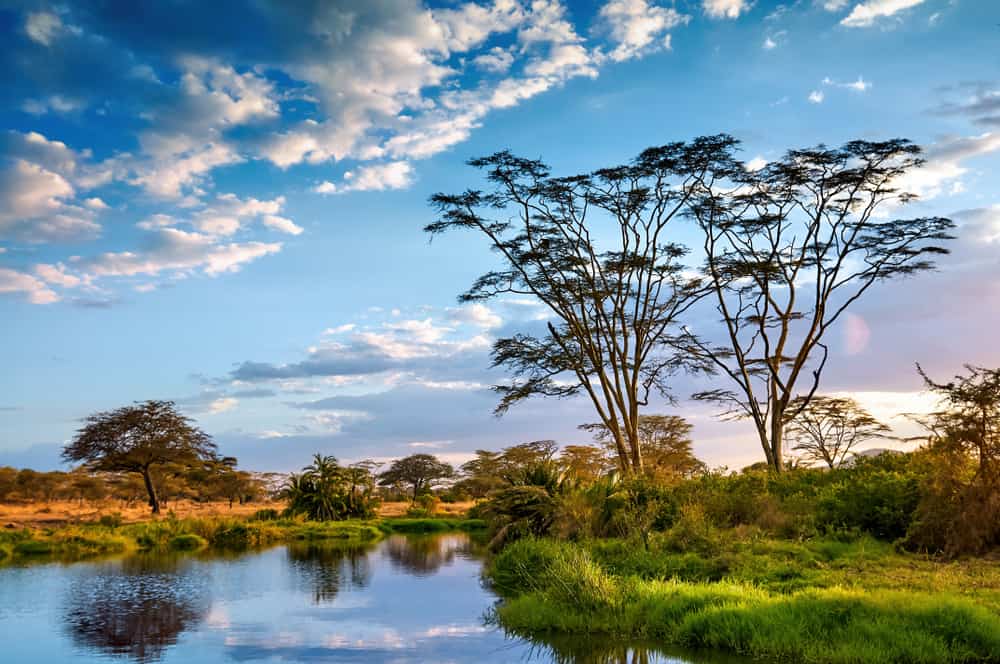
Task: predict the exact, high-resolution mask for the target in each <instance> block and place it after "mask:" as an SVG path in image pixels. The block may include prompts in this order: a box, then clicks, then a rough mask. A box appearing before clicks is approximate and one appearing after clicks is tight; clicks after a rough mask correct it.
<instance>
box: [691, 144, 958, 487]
mask: <svg viewBox="0 0 1000 664" xmlns="http://www.w3.org/2000/svg"><path fill="white" fill-rule="evenodd" d="M735 147H736V143H735V141H729V142H728V143H721V144H720V145H719V147H718V154H717V159H716V163H717V164H718V167H717V168H713V170H712V171H711V172H710V173H708V174H707V175H706V176H705V177H702V178H701V179H700V181H699V182H698V183H697V184H696V185H695V187H694V189H695V192H694V193H693V199H694V202H693V204H692V205H691V206H690V208H689V211H688V212H689V214H690V216H691V217H692V218H693V219H694V220H695V222H696V223H697V224H698V226H699V228H700V229H701V231H702V235H703V238H704V242H703V249H704V254H705V256H706V261H705V265H704V268H703V273H704V276H705V279H706V280H707V281H708V283H709V284H710V286H711V289H712V291H713V300H714V305H715V309H716V311H717V313H718V315H719V316H720V318H721V320H722V323H723V326H724V330H723V334H722V341H721V342H720V343H719V345H717V346H712V345H710V344H707V343H703V342H701V341H699V340H698V339H695V338H694V337H692V338H691V343H692V344H694V345H696V346H697V347H698V348H699V349H700V350H701V352H702V353H703V354H704V356H705V357H707V358H709V359H710V360H711V361H712V362H713V364H714V366H715V368H716V369H717V370H718V372H719V373H721V374H722V375H723V376H725V377H726V378H727V379H728V380H729V381H730V384H731V385H732V388H731V389H712V390H708V391H705V392H702V393H700V394H698V395H696V397H697V398H700V399H704V400H709V401H714V402H719V403H722V404H724V405H725V406H726V408H727V413H728V414H730V415H733V416H739V417H746V418H748V419H749V420H751V421H752V422H753V424H754V427H755V429H756V433H757V435H758V438H759V440H760V444H761V447H762V449H763V451H764V455H765V458H766V460H767V462H768V464H769V465H770V466H771V467H772V468H774V469H775V470H779V471H780V470H782V469H783V467H784V463H785V456H784V455H785V446H784V442H783V432H784V425H785V423H786V422H787V421H789V420H794V419H795V417H796V415H797V414H798V412H799V411H801V410H802V409H803V408H805V406H806V405H808V403H809V400H810V399H811V397H812V396H813V395H814V394H815V393H816V391H817V389H818V387H819V384H820V378H821V375H822V372H823V369H824V367H825V365H826V361H827V357H828V348H827V345H826V343H825V341H824V340H825V338H826V335H827V333H828V332H829V330H830V329H831V328H832V327H833V326H834V325H835V324H836V323H837V321H838V320H839V319H840V318H841V317H842V315H843V314H844V312H845V311H847V310H848V308H850V307H851V306H852V305H853V304H854V303H855V302H856V301H857V300H858V299H859V298H861V297H862V296H863V295H864V294H865V293H866V292H868V291H869V290H870V289H871V287H872V286H873V285H875V284H876V283H879V282H884V281H886V280H889V279H894V278H899V277H906V276H909V275H913V274H917V273H920V272H924V271H927V270H930V269H932V268H933V267H934V258H935V257H937V256H939V255H941V254H946V253H948V251H947V249H946V248H944V243H945V242H946V241H948V240H951V239H953V236H952V235H951V230H952V229H953V228H954V224H953V223H952V222H951V220H949V219H945V218H942V217H917V218H911V219H901V218H895V219H894V218H885V215H883V214H882V212H883V210H884V208H885V207H886V206H887V205H893V204H896V205H901V204H905V203H908V202H910V201H911V200H913V199H914V198H915V196H914V195H913V194H912V193H909V192H906V191H902V190H900V189H899V188H898V185H899V183H900V182H901V180H902V178H903V176H905V175H906V174H908V173H911V172H912V171H913V170H915V169H917V168H919V167H920V166H921V164H922V163H923V162H922V160H921V158H920V152H921V150H920V148H919V147H918V146H916V145H914V144H913V143H911V142H909V141H906V140H903V139H893V140H888V141H862V140H857V141H850V142H848V143H846V144H844V145H843V146H842V147H839V148H827V147H825V146H822V145H820V146H817V147H815V148H808V149H802V150H790V151H789V152H788V153H786V154H785V156H784V157H782V158H781V159H778V160H776V161H774V162H771V163H769V164H767V165H766V166H765V167H764V168H761V169H758V170H750V169H747V168H746V167H745V165H744V164H743V163H742V162H740V161H738V160H737V159H736V158H735V157H734V154H733V150H734V148H735ZM803 388H804V389H803ZM799 392H802V393H803V394H802V395H801V398H798V397H799V396H800V395H799Z"/></svg>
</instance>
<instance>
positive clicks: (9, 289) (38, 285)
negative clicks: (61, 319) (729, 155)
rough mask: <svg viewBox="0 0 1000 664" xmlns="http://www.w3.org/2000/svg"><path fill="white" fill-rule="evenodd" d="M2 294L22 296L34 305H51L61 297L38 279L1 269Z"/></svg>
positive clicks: (15, 271) (0, 291) (0, 290)
mask: <svg viewBox="0 0 1000 664" xmlns="http://www.w3.org/2000/svg"><path fill="white" fill-rule="evenodd" d="M0 293H6V294H11V293H12V294H16V295H21V296H23V297H24V298H25V299H27V301H28V302H30V303H32V304H51V303H53V302H58V301H59V295H58V294H57V293H56V292H55V291H54V290H52V289H51V288H49V287H48V286H46V285H45V282H44V281H42V280H41V279H39V278H37V277H33V276H31V275H30V274H25V273H24V272H18V271H17V270H11V269H9V268H5V267H0Z"/></svg>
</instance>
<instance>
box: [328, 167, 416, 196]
mask: <svg viewBox="0 0 1000 664" xmlns="http://www.w3.org/2000/svg"><path fill="white" fill-rule="evenodd" d="M411 182H413V167H412V166H411V165H410V164H409V162H405V161H393V162H389V163H387V164H376V165H374V166H362V167H360V168H358V169H356V170H353V171H347V172H346V173H344V182H343V183H342V184H339V185H337V184H334V183H332V182H329V181H326V182H322V183H320V184H319V185H317V186H316V187H315V188H314V189H313V191H315V192H316V193H318V194H344V193H347V192H349V191H385V190H386V189H404V188H406V187H408V186H410V183H411Z"/></svg>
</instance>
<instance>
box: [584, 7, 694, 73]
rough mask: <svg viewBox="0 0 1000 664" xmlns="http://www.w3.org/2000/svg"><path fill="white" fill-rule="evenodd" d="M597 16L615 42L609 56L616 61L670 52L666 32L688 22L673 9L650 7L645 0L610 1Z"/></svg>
mask: <svg viewBox="0 0 1000 664" xmlns="http://www.w3.org/2000/svg"><path fill="white" fill-rule="evenodd" d="M599 15H600V18H601V20H602V21H603V22H604V24H605V29H606V30H607V31H608V33H609V35H610V37H611V39H612V40H613V41H614V42H616V43H617V46H615V48H614V49H613V50H612V51H611V52H610V53H608V57H610V58H611V59H612V60H614V61H615V62H622V61H624V60H630V59H632V58H635V57H638V56H640V55H646V54H648V53H652V52H655V51H658V50H662V49H664V48H667V49H669V48H670V34H669V32H668V31H669V30H671V29H672V28H675V27H677V26H678V25H682V24H684V23H687V21H688V20H689V19H690V17H689V16H685V15H684V14H681V13H679V12H678V11H677V10H676V9H673V8H667V7H659V6H657V5H651V4H649V3H648V2H646V0H611V1H610V2H608V3H607V4H606V5H604V6H603V7H602V8H601V10H600V12H599Z"/></svg>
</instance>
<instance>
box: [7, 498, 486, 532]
mask: <svg viewBox="0 0 1000 664" xmlns="http://www.w3.org/2000/svg"><path fill="white" fill-rule="evenodd" d="M474 504H475V503H474V502H471V501H470V502H462V503H441V504H440V505H439V506H438V514H440V515H441V516H462V515H464V514H465V513H466V512H467V511H468V510H469V508H470V507H472V506H473V505H474ZM267 507H273V508H275V509H278V510H281V509H284V507H285V506H284V504H283V503H280V502H278V503H266V502H259V503H247V504H245V505H240V504H238V503H234V504H233V506H232V507H230V506H229V503H228V502H225V501H222V502H213V503H196V502H192V501H187V500H180V501H171V502H169V503H167V504H166V505H165V506H163V513H164V514H167V513H168V512H173V513H174V514H175V515H177V517H179V518H187V517H210V516H250V515H251V514H253V513H254V512H256V511H257V510H259V509H264V508H267ZM409 508H410V503H409V502H392V503H383V504H382V506H381V508H379V512H378V513H379V516H383V517H393V516H403V515H405V514H406V510H408V509H409ZM114 513H118V514H121V517H122V522H123V523H137V522H140V521H148V520H150V519H152V518H153V516H152V514H150V512H149V507H148V506H147V505H145V504H144V503H133V504H132V505H131V506H127V505H125V504H124V503H122V502H120V501H115V500H108V501H99V502H83V503H81V502H79V501H75V500H74V501H60V500H53V501H51V502H48V503H44V502H36V503H0V527H2V526H6V525H8V524H14V525H15V526H16V527H23V526H26V527H35V528H37V527H45V526H58V525H62V524H67V523H80V522H84V521H96V520H97V519H99V518H101V516H103V515H105V514H114Z"/></svg>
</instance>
